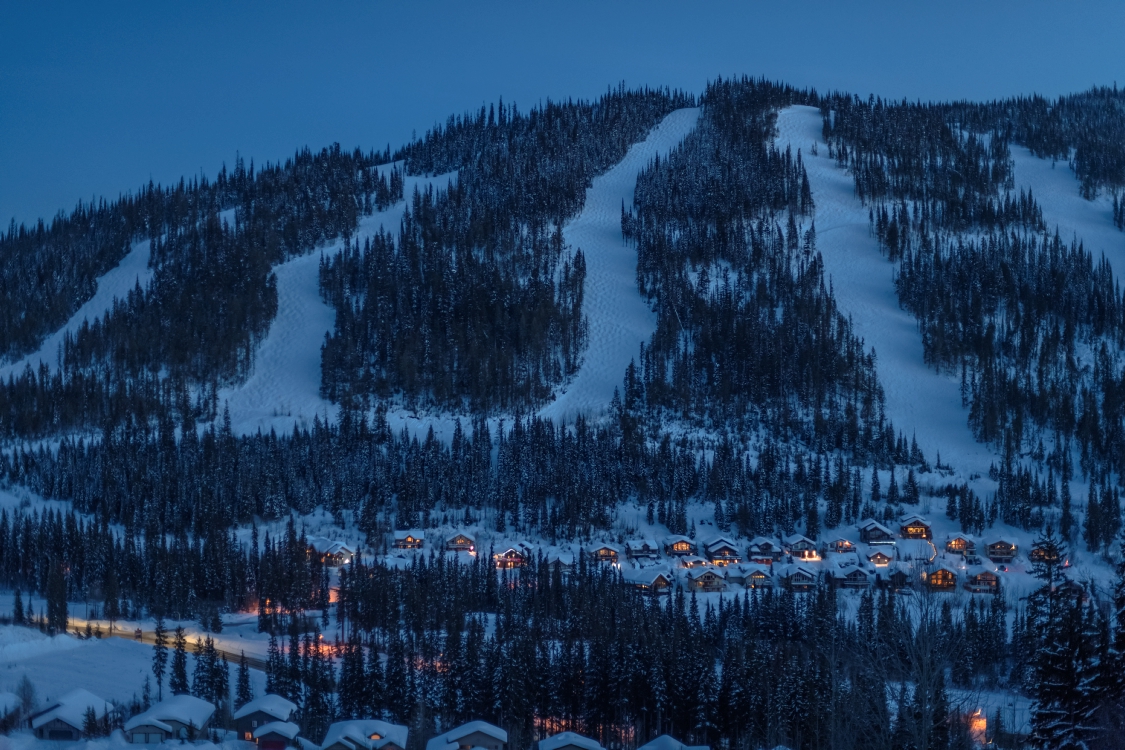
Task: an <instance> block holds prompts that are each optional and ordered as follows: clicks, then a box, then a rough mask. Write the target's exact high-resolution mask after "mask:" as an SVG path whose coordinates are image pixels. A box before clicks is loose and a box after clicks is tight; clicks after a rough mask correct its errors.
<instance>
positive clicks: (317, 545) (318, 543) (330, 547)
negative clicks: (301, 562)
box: [308, 537, 356, 568]
mask: <svg viewBox="0 0 1125 750" xmlns="http://www.w3.org/2000/svg"><path fill="white" fill-rule="evenodd" d="M355 552H356V551H355V549H354V548H353V547H352V545H349V544H347V543H345V542H340V541H335V540H332V539H325V538H323V537H310V538H309V549H308V555H309V557H310V558H311V557H316V558H318V559H319V560H320V562H321V563H323V564H324V565H327V566H328V567H331V568H335V567H339V566H340V565H347V564H348V563H350V562H351V561H352V558H354V557H355Z"/></svg>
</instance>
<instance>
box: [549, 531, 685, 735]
mask: <svg viewBox="0 0 1125 750" xmlns="http://www.w3.org/2000/svg"><path fill="white" fill-rule="evenodd" d="M677 542H687V543H688V544H692V545H694V544H695V542H694V541H693V540H692V539H691V537H686V536H683V535H682V534H672V535H671V536H666V537H664V543H665V544H676V543H677ZM564 734H567V735H572V736H574V737H582V735H580V734H574V732H563V733H562V734H556V735H555V737H562V736H563V735H564ZM548 739H550V738H548ZM546 741H547V740H540V741H539V746H540V747H542V746H543V743H544V742H546ZM590 742H593V740H590Z"/></svg>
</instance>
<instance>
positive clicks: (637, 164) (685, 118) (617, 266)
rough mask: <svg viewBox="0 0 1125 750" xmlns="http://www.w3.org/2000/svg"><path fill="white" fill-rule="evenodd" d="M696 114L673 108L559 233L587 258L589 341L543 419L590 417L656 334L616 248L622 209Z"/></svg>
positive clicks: (629, 254) (632, 256)
mask: <svg viewBox="0 0 1125 750" xmlns="http://www.w3.org/2000/svg"><path fill="white" fill-rule="evenodd" d="M699 113H700V110H699V109H698V108H693V109H680V110H677V111H675V112H673V113H671V114H670V115H668V116H667V117H665V118H664V119H663V120H661V122H660V124H659V125H657V126H656V127H655V128H653V129H652V131H651V132H650V133H649V134H648V137H647V138H645V140H644V141H642V142H640V143H636V144H634V145H633V146H632V147H631V148H630V149H629V152H628V153H627V154H626V155H625V158H624V159H622V160H621V161H620V162H619V163H618V164H617V165H616V166H614V167H613V168H612V169H610V170H609V171H608V172H606V173H605V174H603V175H602V176H600V177H597V178H595V179H594V181H593V184H592V185H591V186H590V188H589V189H588V190H587V191H586V202H585V203H584V204H583V206H582V212H581V213H580V214H579V215H578V216H576V217H575V218H574V219H573V220H571V221H569V222H567V223H566V225H565V226H564V227H563V239H564V240H565V242H566V243H567V244H568V245H569V246H570V247H572V248H574V249H576V250H577V249H581V250H582V252H583V253H584V254H585V256H586V289H585V299H584V301H583V313H585V315H586V317H587V320H588V321H589V325H590V337H589V342H588V346H587V349H586V353H585V355H584V357H583V359H582V365H581V367H580V368H579V370H578V373H577V374H576V375H575V376H574V378H572V379H571V381H570V382H569V383H567V384H566V385H565V386H564V387H563V388H561V389H560V390H559V392H558V394H557V397H556V398H555V400H554V401H552V402H551V403H550V404H548V405H547V406H545V407H543V409H541V410H540V412H539V414H540V416H543V417H550V418H551V419H554V420H555V421H556V422H570V421H573V420H574V418H575V417H577V416H578V415H580V414H582V415H587V416H597V415H598V414H600V413H601V412H604V411H605V409H606V407H608V406H609V402H610V401H611V400H612V398H613V389H614V388H617V387H620V385H621V383H622V380H623V378H624V374H625V368H626V367H627V366H628V365H629V360H631V359H636V358H637V356H638V355H639V353H640V347H641V344H642V343H644V342H647V341H648V340H649V338H650V337H651V336H652V334H653V332H654V331H655V330H656V314H655V313H654V312H653V311H652V309H651V308H650V307H649V306H648V304H647V303H646V302H645V301H644V300H643V299H642V298H641V296H640V293H639V292H638V291H637V252H636V250H635V249H633V248H632V247H629V246H628V245H626V244H625V243H623V242H622V239H621V206H622V203H624V204H625V206H626V207H628V206H631V205H632V204H633V192H634V189H635V188H636V186H637V175H638V174H639V173H640V171H641V170H642V169H644V168H645V167H646V166H648V164H649V163H650V162H651V161H652V159H653V157H655V156H658V155H659V156H661V157H663V156H665V155H666V154H667V153H668V152H669V151H671V150H672V149H673V148H675V147H676V146H678V145H679V143H680V141H682V140H683V139H684V136H686V135H687V134H688V133H689V132H691V130H692V129H693V128H694V127H695V124H696V122H697V121H698V119H699Z"/></svg>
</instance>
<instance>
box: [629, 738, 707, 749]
mask: <svg viewBox="0 0 1125 750" xmlns="http://www.w3.org/2000/svg"><path fill="white" fill-rule="evenodd" d="M637 750H711V746H710V745H685V744H684V743H682V742H680V741H679V740H677V739H675V738H673V737H670V736H669V735H666V734H662V735H660V736H659V737H657V738H656V739H655V740H653V741H652V742H649V743H647V744H644V745H641V746H640V747H638V748H637Z"/></svg>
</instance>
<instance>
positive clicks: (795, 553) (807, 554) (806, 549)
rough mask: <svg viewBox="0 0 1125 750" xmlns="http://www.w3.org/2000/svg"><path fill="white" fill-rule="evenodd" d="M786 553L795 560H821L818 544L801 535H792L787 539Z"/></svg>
mask: <svg viewBox="0 0 1125 750" xmlns="http://www.w3.org/2000/svg"><path fill="white" fill-rule="evenodd" d="M784 542H785V544H784V547H785V551H786V553H787V554H789V555H791V556H792V557H793V559H795V560H819V559H820V555H818V554H817V552H816V542H814V541H813V540H812V539H809V538H808V537H807V536H802V535H801V534H791V535H790V536H787V537H785V540H784Z"/></svg>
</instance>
